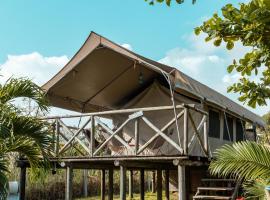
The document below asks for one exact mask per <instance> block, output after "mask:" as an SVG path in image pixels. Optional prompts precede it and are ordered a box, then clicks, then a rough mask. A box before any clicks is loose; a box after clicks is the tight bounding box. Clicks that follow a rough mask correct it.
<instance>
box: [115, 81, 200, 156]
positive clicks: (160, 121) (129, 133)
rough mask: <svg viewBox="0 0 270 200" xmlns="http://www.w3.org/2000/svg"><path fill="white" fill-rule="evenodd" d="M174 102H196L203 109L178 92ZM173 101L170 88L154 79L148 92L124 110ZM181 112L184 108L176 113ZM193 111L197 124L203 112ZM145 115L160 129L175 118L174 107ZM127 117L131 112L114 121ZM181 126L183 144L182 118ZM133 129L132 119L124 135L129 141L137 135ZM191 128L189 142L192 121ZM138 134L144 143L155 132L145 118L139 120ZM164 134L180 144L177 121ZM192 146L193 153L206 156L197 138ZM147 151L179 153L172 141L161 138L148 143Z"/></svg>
mask: <svg viewBox="0 0 270 200" xmlns="http://www.w3.org/2000/svg"><path fill="white" fill-rule="evenodd" d="M175 102H176V105H181V104H183V103H185V104H194V103H195V104H196V106H197V107H199V108H201V109H202V106H201V105H200V104H198V103H196V102H194V101H191V100H190V99H188V98H186V97H184V96H182V95H179V94H175ZM171 104H172V101H171V98H170V94H169V90H168V89H166V88H165V87H163V86H161V85H159V84H158V83H157V82H155V83H153V84H152V85H151V86H150V87H149V88H147V89H146V90H145V91H143V92H142V93H140V94H139V95H138V96H136V97H135V98H134V99H132V100H131V101H130V102H128V103H127V104H126V105H125V106H124V107H123V108H122V109H124V108H141V107H155V106H170V105H171ZM181 111H182V109H178V110H177V113H179V112H181ZM190 112H191V115H192V117H193V120H194V122H195V124H196V126H198V125H199V123H200V121H201V120H202V114H200V113H198V112H195V111H192V110H190ZM144 116H145V117H147V118H148V119H149V120H150V121H151V122H152V123H153V124H154V125H155V126H157V127H158V128H159V129H161V128H162V127H163V126H165V125H166V124H167V123H168V122H169V121H171V120H172V119H173V118H174V112H173V110H166V111H152V112H144ZM127 118H128V115H117V116H115V115H114V116H112V119H113V123H114V125H115V126H120V125H121V124H122V123H123V122H124V121H125V120H126V119H127ZM178 127H179V132H180V142H181V145H180V146H183V145H182V144H183V117H182V118H180V119H179V120H178ZM134 128H135V127H134V122H133V123H132V122H131V123H130V124H128V125H127V126H125V127H124V129H123V132H122V134H123V137H124V138H125V140H126V141H129V140H131V138H134ZM188 130H189V141H190V140H191V139H192V137H193V135H194V131H193V128H192V125H191V123H189V127H188ZM139 133H140V138H139V144H140V145H143V144H144V143H146V142H147V141H148V140H149V139H150V138H151V137H152V136H154V135H155V131H154V130H152V129H150V128H149V126H148V125H146V124H145V123H144V122H143V121H142V120H140V126H139ZM164 133H165V134H166V135H168V136H169V137H170V138H171V139H172V140H173V141H175V142H176V143H177V144H179V140H178V134H177V129H176V125H175V124H173V125H172V126H171V127H170V128H168V130H166V131H165V132H164ZM200 133H201V134H202V130H201V131H200ZM193 138H194V137H193ZM131 142H134V141H131ZM190 149H192V150H191V151H190V155H193V156H203V152H202V150H201V148H200V145H198V140H197V138H196V137H195V138H194V140H193V142H192V143H191V146H190ZM147 150H148V152H149V153H151V154H153V155H157V154H166V155H177V154H179V152H178V151H177V150H176V149H175V148H174V147H173V146H172V145H171V144H169V143H168V142H166V141H165V140H164V139H163V138H162V137H159V138H157V139H156V140H155V141H154V142H153V143H152V144H151V145H150V146H149V148H148V149H147Z"/></svg>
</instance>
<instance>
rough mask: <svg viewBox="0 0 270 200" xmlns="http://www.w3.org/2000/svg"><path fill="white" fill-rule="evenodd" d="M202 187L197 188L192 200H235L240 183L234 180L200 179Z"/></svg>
mask: <svg viewBox="0 0 270 200" xmlns="http://www.w3.org/2000/svg"><path fill="white" fill-rule="evenodd" d="M202 183H203V186H202V187H198V188H197V192H196V194H195V196H193V200H196V199H220V200H235V199H236V197H237V193H238V190H239V187H240V183H238V182H236V181H235V180H234V179H208V178H207V179H202Z"/></svg>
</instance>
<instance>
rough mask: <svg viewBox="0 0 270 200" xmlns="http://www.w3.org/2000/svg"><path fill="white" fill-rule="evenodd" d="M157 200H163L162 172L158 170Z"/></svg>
mask: <svg viewBox="0 0 270 200" xmlns="http://www.w3.org/2000/svg"><path fill="white" fill-rule="evenodd" d="M157 200H162V170H161V169H158V170H157Z"/></svg>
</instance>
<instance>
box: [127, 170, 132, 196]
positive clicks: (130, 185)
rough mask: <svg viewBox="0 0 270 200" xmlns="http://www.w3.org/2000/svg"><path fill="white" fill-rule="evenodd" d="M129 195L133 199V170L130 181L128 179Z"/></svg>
mask: <svg viewBox="0 0 270 200" xmlns="http://www.w3.org/2000/svg"><path fill="white" fill-rule="evenodd" d="M128 193H129V198H130V199H131V198H133V170H130V171H129V179H128Z"/></svg>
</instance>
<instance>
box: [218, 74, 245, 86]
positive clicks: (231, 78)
mask: <svg viewBox="0 0 270 200" xmlns="http://www.w3.org/2000/svg"><path fill="white" fill-rule="evenodd" d="M240 77H241V76H240V74H231V75H229V74H225V75H224V76H223V78H222V81H223V82H224V83H228V84H232V83H235V82H237V81H238V80H239V79H240Z"/></svg>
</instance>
